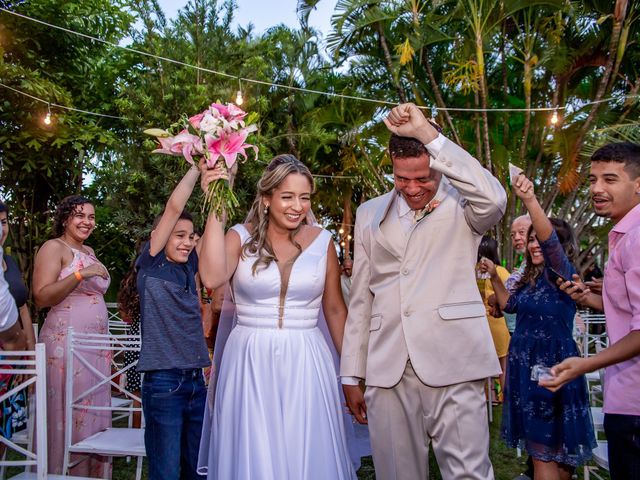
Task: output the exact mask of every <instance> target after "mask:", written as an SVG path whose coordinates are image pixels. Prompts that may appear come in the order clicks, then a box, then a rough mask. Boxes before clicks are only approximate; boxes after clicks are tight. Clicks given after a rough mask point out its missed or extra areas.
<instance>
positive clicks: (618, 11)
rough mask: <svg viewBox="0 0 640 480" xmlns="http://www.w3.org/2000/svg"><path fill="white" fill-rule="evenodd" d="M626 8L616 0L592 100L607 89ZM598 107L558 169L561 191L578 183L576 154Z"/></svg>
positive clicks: (601, 96) (591, 113) (622, 1)
mask: <svg viewBox="0 0 640 480" xmlns="http://www.w3.org/2000/svg"><path fill="white" fill-rule="evenodd" d="M626 10H627V0H616V6H615V16H614V21H613V29H612V31H611V40H610V41H609V56H608V58H607V62H606V64H605V66H604V73H603V74H602V79H601V80H600V85H599V86H598V90H597V92H596V95H595V98H594V99H593V102H598V101H599V100H601V99H602V98H603V97H604V94H605V93H606V90H607V85H609V78H610V77H611V72H612V69H613V64H614V62H615V59H616V56H617V55H616V52H617V50H618V42H619V40H620V35H621V32H622V27H623V24H624V19H625V16H626ZM599 108H600V103H594V104H593V105H592V106H591V111H590V112H589V116H588V117H587V119H586V120H585V121H584V123H583V124H582V127H581V128H580V131H579V132H578V135H577V136H576V140H575V142H574V143H573V145H572V147H571V150H570V151H569V157H568V159H567V160H566V161H565V164H564V165H563V168H562V169H561V171H560V175H559V178H558V181H559V184H560V189H561V191H563V192H567V191H570V190H572V189H574V188H576V187H577V185H578V174H577V172H576V170H577V165H578V155H579V153H580V150H581V149H582V145H583V143H584V139H585V137H586V135H587V132H588V131H589V128H590V127H591V124H592V123H593V121H594V120H595V118H596V115H597V114H598V109H599Z"/></svg>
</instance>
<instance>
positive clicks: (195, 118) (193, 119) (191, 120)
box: [189, 112, 205, 130]
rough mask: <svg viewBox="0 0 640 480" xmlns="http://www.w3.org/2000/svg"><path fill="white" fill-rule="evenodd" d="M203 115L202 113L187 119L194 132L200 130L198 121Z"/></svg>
mask: <svg viewBox="0 0 640 480" xmlns="http://www.w3.org/2000/svg"><path fill="white" fill-rule="evenodd" d="M204 114H205V112H202V113H198V114H197V115H194V116H193V117H189V123H190V124H191V126H192V127H193V128H195V129H196V130H199V129H200V121H201V120H202V117H204Z"/></svg>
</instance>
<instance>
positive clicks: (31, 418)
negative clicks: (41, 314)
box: [0, 323, 38, 478]
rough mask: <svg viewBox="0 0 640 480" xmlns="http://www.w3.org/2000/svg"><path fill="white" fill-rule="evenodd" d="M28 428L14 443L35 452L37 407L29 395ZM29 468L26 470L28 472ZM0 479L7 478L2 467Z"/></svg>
mask: <svg viewBox="0 0 640 480" xmlns="http://www.w3.org/2000/svg"><path fill="white" fill-rule="evenodd" d="M33 334H34V337H33V338H38V324H37V323H34V324H33ZM27 402H28V403H27V428H25V429H23V430H20V431H19V432H16V433H14V434H13V436H12V437H11V441H12V442H13V443H17V444H18V445H23V446H26V448H27V449H28V450H33V432H34V431H35V411H36V405H35V402H34V397H33V395H27ZM7 452H8V450H5V451H4V452H2V460H5V459H6V458H7ZM28 468H29V467H27V468H26V469H25V470H28ZM0 478H5V468H4V466H3V465H0Z"/></svg>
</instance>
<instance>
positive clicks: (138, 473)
mask: <svg viewBox="0 0 640 480" xmlns="http://www.w3.org/2000/svg"><path fill="white" fill-rule="evenodd" d="M141 478H142V457H138V463H137V464H136V480H140V479H141Z"/></svg>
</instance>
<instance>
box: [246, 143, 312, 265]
mask: <svg viewBox="0 0 640 480" xmlns="http://www.w3.org/2000/svg"><path fill="white" fill-rule="evenodd" d="M292 173H297V174H300V175H304V176H305V177H307V180H309V184H310V185H311V193H314V191H315V183H314V181H313V176H312V175H311V172H310V171H309V169H308V168H307V166H306V165H305V164H304V163H302V162H301V161H300V160H298V159H297V158H296V157H295V156H293V155H290V154H282V155H278V156H276V157H274V158H273V159H272V160H271V162H269V165H267V168H266V169H265V171H264V173H263V174H262V177H260V180H258V184H257V194H256V198H255V199H254V201H253V205H251V209H250V210H249V214H248V215H247V220H246V223H248V224H249V226H250V230H251V235H250V236H249V239H248V240H247V242H246V243H245V244H244V246H243V247H242V255H243V256H244V257H246V256H249V255H257V256H258V259H257V260H256V261H255V263H254V264H253V268H252V270H253V274H254V275H255V274H256V272H257V271H258V269H260V268H268V267H269V265H270V264H271V262H272V261H274V260H276V255H275V253H274V252H273V248H272V247H271V245H270V244H269V242H268V241H267V228H268V227H269V211H268V208H266V205H265V203H264V198H265V197H267V196H271V195H272V194H273V191H274V190H275V189H276V188H278V187H279V186H280V185H281V184H282V182H284V179H285V178H287V177H288V176H289V175H291V174H292ZM303 223H306V219H304V220H303V221H302V222H301V223H300V225H302V224H303ZM300 225H298V227H297V228H296V229H295V230H292V231H291V232H289V240H290V241H291V243H293V244H294V245H295V246H296V247H297V248H298V250H300V251H302V247H301V246H300V244H299V243H298V242H296V241H295V240H294V238H293V237H294V236H295V235H296V233H298V231H299V230H300Z"/></svg>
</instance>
